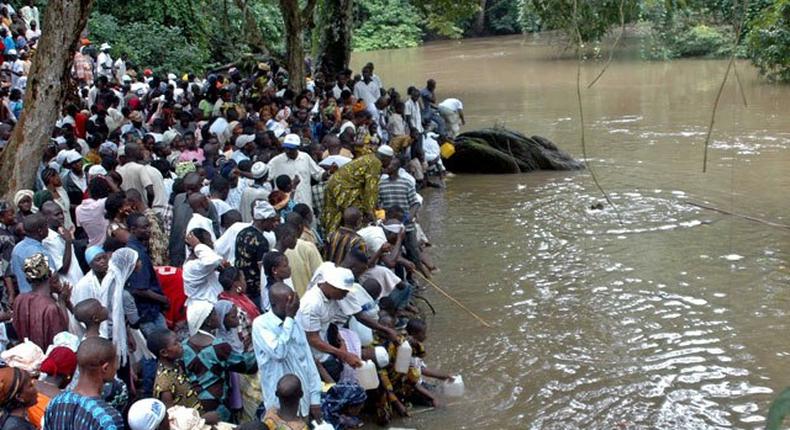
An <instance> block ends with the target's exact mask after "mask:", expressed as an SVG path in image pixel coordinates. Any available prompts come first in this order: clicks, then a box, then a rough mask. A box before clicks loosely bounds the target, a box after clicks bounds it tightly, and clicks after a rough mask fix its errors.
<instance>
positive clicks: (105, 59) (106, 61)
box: [96, 52, 112, 80]
mask: <svg viewBox="0 0 790 430" xmlns="http://www.w3.org/2000/svg"><path fill="white" fill-rule="evenodd" d="M96 73H98V74H99V75H100V76H106V77H107V78H108V79H110V80H112V57H110V54H108V53H106V52H101V53H99V56H98V57H97V59H96Z"/></svg>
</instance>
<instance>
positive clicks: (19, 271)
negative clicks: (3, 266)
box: [11, 237, 55, 293]
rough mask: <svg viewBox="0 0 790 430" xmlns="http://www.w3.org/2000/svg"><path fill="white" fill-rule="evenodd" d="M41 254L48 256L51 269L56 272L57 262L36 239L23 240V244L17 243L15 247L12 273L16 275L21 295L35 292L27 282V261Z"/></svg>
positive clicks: (12, 258)
mask: <svg viewBox="0 0 790 430" xmlns="http://www.w3.org/2000/svg"><path fill="white" fill-rule="evenodd" d="M39 253H40V254H44V255H46V256H47V260H49V267H50V268H51V269H53V270H54V267H55V261H53V260H52V256H51V255H49V254H48V253H47V250H46V249H44V245H42V244H41V242H39V241H37V240H36V239H33V238H31V237H26V238H24V239H22V241H21V242H19V243H17V244H16V246H14V250H13V251H11V272H12V273H13V274H14V278H16V283H17V285H18V286H19V292H20V293H29V292H30V291H32V290H33V288H32V287H31V286H30V283H28V282H27V278H25V259H26V258H30V257H31V256H33V255H35V254H39Z"/></svg>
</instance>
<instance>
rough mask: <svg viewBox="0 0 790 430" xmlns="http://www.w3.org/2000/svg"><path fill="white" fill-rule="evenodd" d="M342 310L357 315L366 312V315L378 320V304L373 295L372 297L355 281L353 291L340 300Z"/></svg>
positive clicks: (346, 313) (347, 313) (345, 313)
mask: <svg viewBox="0 0 790 430" xmlns="http://www.w3.org/2000/svg"><path fill="white" fill-rule="evenodd" d="M338 304H339V305H340V310H341V311H342V312H343V314H344V315H356V314H358V313H360V312H364V313H365V315H366V316H368V317H370V318H373V319H374V320H378V305H377V304H376V300H374V299H373V297H370V294H368V292H367V291H365V289H364V288H362V285H359V284H357V283H356V282H355V283H354V286H353V287H351V291H349V292H348V294H346V297H344V298H343V300H339V301H338Z"/></svg>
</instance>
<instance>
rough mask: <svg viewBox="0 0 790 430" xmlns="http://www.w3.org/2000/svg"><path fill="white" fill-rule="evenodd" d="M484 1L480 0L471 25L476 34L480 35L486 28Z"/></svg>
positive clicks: (485, 0) (485, 1)
mask: <svg viewBox="0 0 790 430" xmlns="http://www.w3.org/2000/svg"><path fill="white" fill-rule="evenodd" d="M486 3H488V2H487V0H480V10H479V11H478V12H477V15H476V16H475V22H474V24H473V25H472V31H473V32H474V33H475V35H476V36H482V35H483V32H484V31H485V28H486Z"/></svg>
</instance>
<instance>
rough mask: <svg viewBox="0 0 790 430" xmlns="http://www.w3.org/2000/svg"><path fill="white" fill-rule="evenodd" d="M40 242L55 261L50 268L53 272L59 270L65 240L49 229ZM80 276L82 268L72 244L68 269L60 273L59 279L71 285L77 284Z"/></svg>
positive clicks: (63, 254)
mask: <svg viewBox="0 0 790 430" xmlns="http://www.w3.org/2000/svg"><path fill="white" fill-rule="evenodd" d="M41 244H42V245H44V249H46V250H47V253H48V254H49V255H50V256H51V257H52V261H53V262H54V263H55V267H53V268H52V270H53V271H54V272H57V271H59V270H60V269H61V268H62V267H63V257H64V256H65V253H66V241H65V240H63V237H61V235H60V234H58V233H57V232H56V231H54V230H52V229H50V230H49V234H48V235H47V237H46V238H45V239H44V240H42V241H41ZM82 276H83V273H82V269H80V264H79V263H78V262H77V256H76V255H75V254H74V246H73V244H72V247H71V264H69V270H68V271H67V272H66V274H65V275H60V279H61V280H63V281H65V282H68V283H69V284H71V285H77V283H78V282H79V281H80V279H82Z"/></svg>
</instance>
